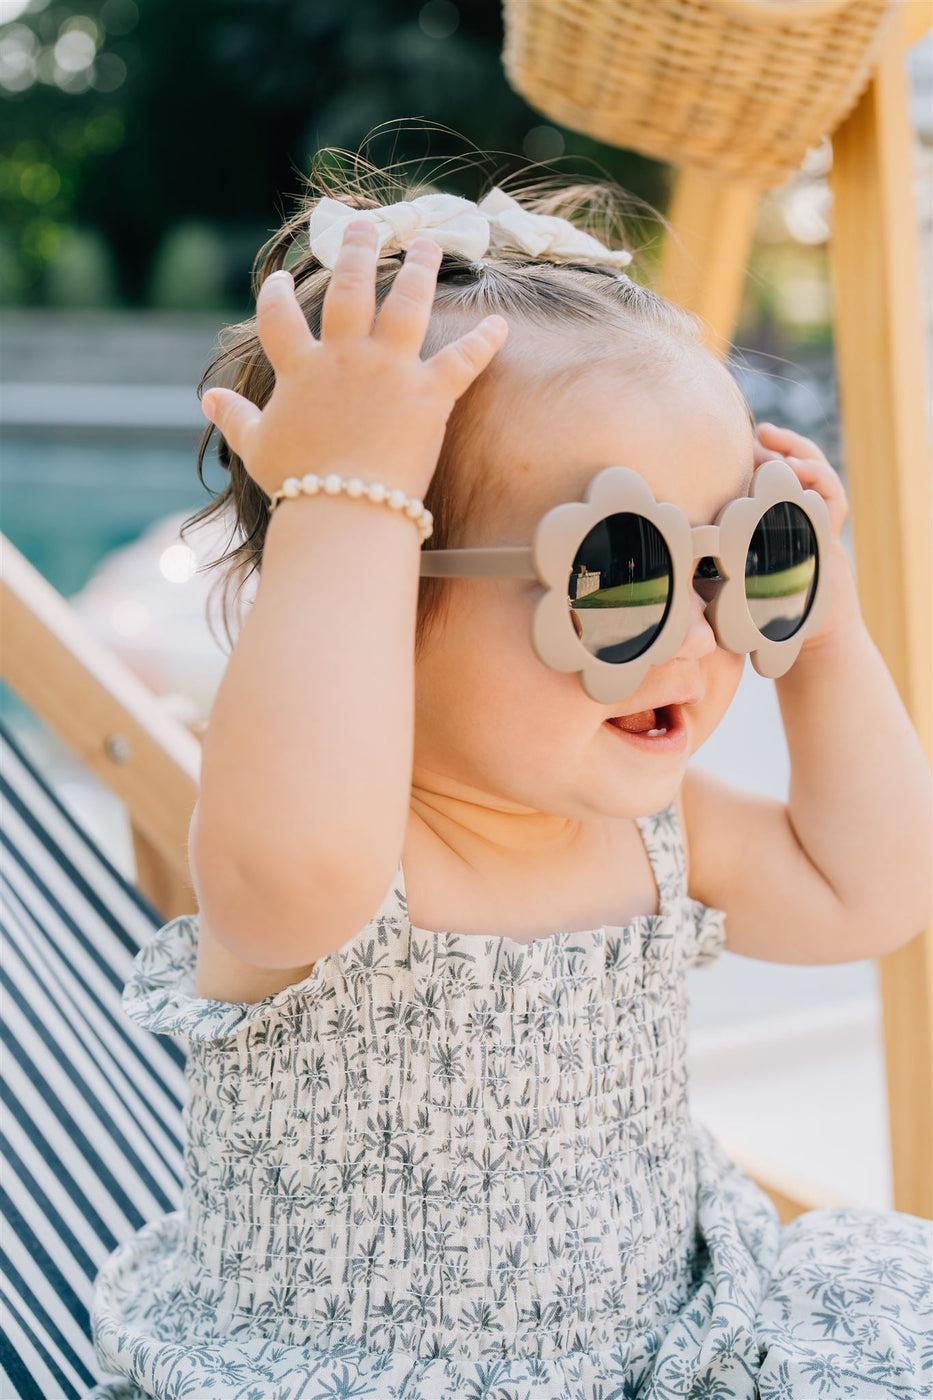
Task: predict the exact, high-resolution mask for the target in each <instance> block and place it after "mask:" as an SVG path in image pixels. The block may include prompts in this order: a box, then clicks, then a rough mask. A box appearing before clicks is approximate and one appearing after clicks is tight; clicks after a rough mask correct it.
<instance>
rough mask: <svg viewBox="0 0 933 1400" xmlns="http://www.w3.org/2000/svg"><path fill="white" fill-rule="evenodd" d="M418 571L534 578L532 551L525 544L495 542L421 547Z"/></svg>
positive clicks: (444, 575)
mask: <svg viewBox="0 0 933 1400" xmlns="http://www.w3.org/2000/svg"><path fill="white" fill-rule="evenodd" d="M421 575H422V577H428V578H474V577H476V576H478V575H479V576H483V575H485V576H486V577H488V578H528V579H536V578H537V577H538V572H537V570H536V569H535V566H534V555H533V553H532V550H531V549H530V547H529V546H527V545H498V546H490V547H489V548H486V549H422V551H421Z"/></svg>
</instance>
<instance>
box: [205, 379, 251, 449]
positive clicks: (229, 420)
mask: <svg viewBox="0 0 933 1400" xmlns="http://www.w3.org/2000/svg"><path fill="white" fill-rule="evenodd" d="M201 407H202V409H203V410H204V412H205V413H206V414H207V416H208V418H209V419H210V420H211V422H212V423H213V424H215V426H216V427H218V428H219V429H220V431H221V432H222V433H223V435H224V437H225V438H226V440H227V442H229V444H230V446H231V447H232V448H233V450H234V452H235V453H236V454H237V456H238V457H239V458H240V459H241V461H245V459H246V455H247V451H248V440H249V436H250V434H251V433H252V431H253V429H254V428H255V426H256V424H257V423H258V422H259V421H260V419H261V418H262V412H261V410H260V409H258V408H257V407H256V405H255V404H254V403H252V402H251V401H250V400H249V399H244V398H243V396H242V394H238V393H236V391H235V390H234V389H220V388H213V389H209V390H208V391H207V393H206V394H205V395H204V397H203V398H202V400H201Z"/></svg>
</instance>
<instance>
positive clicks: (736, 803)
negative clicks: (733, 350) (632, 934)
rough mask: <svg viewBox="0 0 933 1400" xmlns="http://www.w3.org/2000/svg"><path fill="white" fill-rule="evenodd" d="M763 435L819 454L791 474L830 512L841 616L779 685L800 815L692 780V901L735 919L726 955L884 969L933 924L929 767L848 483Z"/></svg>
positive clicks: (688, 791)
mask: <svg viewBox="0 0 933 1400" xmlns="http://www.w3.org/2000/svg"><path fill="white" fill-rule="evenodd" d="M760 431H761V432H762V435H763V436H767V437H768V442H769V443H772V442H773V443H774V444H775V446H779V447H780V445H781V444H782V443H783V450H784V451H797V452H801V453H802V454H803V453H804V452H805V453H806V454H807V455H806V460H804V459H803V456H802V458H801V460H799V461H798V460H797V459H793V458H792V459H791V464H792V465H793V466H794V467H795V469H796V470H797V471H798V474H799V475H800V477H801V480H802V483H803V485H804V486H806V487H813V488H814V489H817V490H820V491H821V494H823V495H824V497H825V498H826V499H827V504H828V505H829V506H830V514H831V518H834V530H835V533H836V535H837V538H836V539H835V540H834V545H833V557H832V559H831V560H830V567H831V569H832V589H833V604H832V609H831V615H830V617H829V618H828V619H827V624H826V625H825V626H824V628H823V629H822V630H821V632H820V633H819V634H818V635H817V636H815V637H813V638H811V639H810V640H809V641H808V642H804V644H803V648H802V650H801V653H800V656H799V657H798V659H797V660H796V662H795V663H794V665H793V666H792V667H791V668H790V670H789V671H787V672H786V673H785V674H784V675H783V676H781V677H780V678H779V679H778V680H776V681H775V685H776V687H777V694H778V701H779V704H780V707H781V717H782V719H783V722H784V730H785V734H786V736H787V745H788V750H789V754H790V763H791V778H790V788H789V793H788V801H787V802H786V803H783V802H778V801H776V800H775V799H773V798H770V797H764V796H755V795H752V794H749V793H746V792H742V791H741V790H739V789H738V788H735V787H732V786H730V785H729V784H727V783H724V782H721V781H720V780H718V779H716V778H714V777H713V776H712V775H710V774H709V773H706V772H704V771H703V770H702V769H699V768H696V767H691V768H689V769H688V772H687V775H686V777H685V779H684V786H683V809H684V823H685V829H686V833H687V841H688V847H689V852H690V892H691V894H693V895H694V897H695V898H697V899H700V900H702V901H703V902H704V903H707V904H711V905H713V906H714V907H717V908H721V909H725V910H726V913H727V922H726V936H727V945H728V947H729V948H730V949H731V950H732V951H734V952H737V953H742V954H744V955H745V956H747V957H753V958H764V959H767V960H769V961H773V962H793V963H830V962H847V961H850V960H852V959H856V958H866V957H876V956H879V955H881V954H883V953H887V952H890V951H891V950H892V949H893V948H897V947H899V946H900V945H901V944H902V943H905V942H907V940H908V939H910V938H913V937H914V936H915V935H916V934H918V933H920V932H921V931H922V930H923V929H924V928H925V927H926V926H927V924H928V923H929V922H930V920H931V917H933V908H931V882H930V849H931V845H933V831H931V818H933V798H931V775H930V767H929V764H928V762H927V758H926V755H925V753H924V751H923V747H922V745H921V743H920V740H919V738H918V736H917V733H916V731H915V730H914V727H913V725H912V724H911V721H910V716H909V715H908V713H907V711H906V709H905V708H904V705H903V703H902V701H901V698H900V695H899V694H898V691H897V687H896V686H895V684H894V681H893V680H892V678H891V675H890V673H889V672H888V670H887V667H886V666H885V664H884V661H883V660H882V657H881V654H880V652H879V651H878V649H877V647H876V646H875V644H874V642H873V641H872V639H871V636H870V635H869V632H868V630H867V628H866V626H865V623H864V621H863V619H862V617H861V612H860V609H859V606H858V597H857V592H856V588H855V578H854V574H853V571H852V567H851V564H850V562H849V559H848V555H847V554H846V553H845V550H844V548H843V546H842V544H841V542H840V541H839V539H838V531H839V530H840V529H841V525H842V521H843V519H844V516H845V510H846V506H845V497H844V494H843V493H842V487H841V484H839V482H838V477H836V474H835V473H834V472H833V471H832V468H831V467H830V465H829V463H828V462H826V459H825V457H823V456H822V454H821V453H820V452H819V449H818V448H817V447H816V446H815V444H813V443H811V442H809V440H808V439H802V438H800V437H799V436H798V435H797V434H792V433H787V432H784V431H779V430H777V429H771V430H770V433H769V432H768V429H767V428H766V427H764V426H763V427H762V429H761V430H760ZM775 455H777V453H776V452H774V451H773V450H771V451H768V452H766V453H765V454H764V455H763V456H762V460H764V456H775ZM827 474H829V475H827ZM840 501H841V504H840Z"/></svg>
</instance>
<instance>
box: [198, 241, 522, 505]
mask: <svg viewBox="0 0 933 1400" xmlns="http://www.w3.org/2000/svg"><path fill="white" fill-rule="evenodd" d="M440 261H441V249H440V247H439V246H438V244H437V243H435V242H434V241H433V240H431V239H427V238H417V239H415V241H414V242H413V243H412V244H411V245H410V247H409V248H408V251H407V254H406V256H405V261H404V263H403V264H402V266H401V267H400V269H399V271H398V273H397V274H396V276H395V281H394V282H393V284H392V288H391V290H390V291H389V294H388V296H387V297H386V299H385V301H384V303H383V305H382V307H381V308H380V311H379V316H378V319H377V320H376V321H375V325H374V324H373V318H374V316H375V310H376V291H375V268H376V230H375V226H374V225H373V223H372V222H371V221H369V220H365V219H364V220H360V219H356V220H352V221H351V222H350V223H349V224H348V226H347V229H346V230H345V231H344V238H343V243H342V245H341V249H340V253H339V255H338V257H337V261H336V264H335V266H334V269H333V272H332V274H331V279H330V282H329V284H328V287H327V290H326V292H325V294H324V302H323V309H322V318H321V338H320V340H317V339H316V338H315V337H314V335H313V334H312V333H311V329H310V327H309V326H308V323H307V320H306V319H305V314H304V312H303V311H302V309H301V307H300V305H299V303H298V300H297V297H296V295H295V289H294V282H293V280H292V277H291V274H290V273H288V272H285V271H279V272H275V273H272V274H271V275H270V276H269V277H267V278H266V280H265V281H264V282H263V284H262V286H261V288H260V290H259V295H258V297H257V299H256V322H257V332H258V335H259V339H260V341H261V343H262V347H263V349H264V350H265V352H266V355H267V356H268V359H269V362H270V364H271V366H272V369H273V370H274V372H275V386H274V388H273V390H272V393H271V395H270V397H269V399H268V401H267V402H266V404H265V406H264V407H263V408H262V409H261V410H260V409H259V408H258V407H257V406H256V404H254V403H252V402H251V401H250V400H249V399H246V398H244V397H243V396H242V395H240V394H238V393H236V392H234V391H233V390H232V389H222V388H213V389H211V390H210V391H209V393H207V394H205V396H204V398H203V399H202V401H201V402H202V407H203V409H204V412H205V413H206V414H207V416H208V418H210V419H211V421H212V422H214V423H216V425H217V427H218V428H219V429H220V431H221V432H222V433H223V435H224V437H225V438H226V439H227V441H228V442H229V443H230V446H231V447H232V448H233V450H234V451H235V452H236V453H237V455H238V456H239V457H240V458H241V459H242V461H243V463H244V466H245V467H246V470H247V471H248V473H249V475H250V476H251V477H252V478H253V480H254V481H255V482H256V483H257V484H258V485H259V486H260V487H261V488H262V489H263V491H265V492H266V494H267V495H269V496H271V495H272V494H273V492H275V491H277V490H278V489H279V487H280V486H281V485H282V482H283V481H284V480H285V479H286V478H287V477H290V476H297V477H301V476H304V475H305V473H306V472H316V473H318V474H319V475H326V474H327V473H328V472H338V473H341V474H344V475H347V476H359V477H361V478H362V479H363V480H364V481H366V482H367V483H369V482H373V481H380V482H382V483H383V484H384V485H385V486H388V487H389V488H393V487H398V488H400V489H401V490H403V491H406V492H407V493H408V494H410V495H414V496H417V497H419V498H421V497H423V495H424V493H425V491H426V490H427V487H428V485H429V483H430V481H431V477H432V476H433V474H434V469H435V467H436V466H437V459H438V457H439V455H440V450H441V445H442V443H443V440H444V432H445V429H446V425H447V420H448V418H449V416H450V413H451V410H452V409H453V406H454V404H455V402H456V401H457V399H458V398H459V397H460V395H461V394H462V393H464V392H465V390H466V389H468V388H469V386H470V385H471V384H472V383H473V381H474V380H475V379H476V378H477V376H478V375H479V374H480V373H481V371H482V370H484V369H485V368H486V366H487V365H488V364H489V362H490V360H491V359H492V357H493V355H494V354H495V353H496V351H497V350H498V349H499V346H500V345H501V344H502V343H503V341H504V339H505V336H506V332H507V330H508V326H507V323H506V322H505V321H504V320H503V318H502V317H501V316H487V317H486V318H485V319H484V320H482V321H480V323H479V325H477V326H475V327H474V328H473V329H472V330H470V331H467V333H466V334H465V335H462V336H460V337H459V339H457V340H455V341H453V342H452V343H451V344H449V345H446V346H445V347H444V348H443V349H442V350H439V351H438V353H437V354H436V355H434V356H432V358H431V359H429V360H422V359H421V356H420V350H421V345H422V342H423V340H424V335H425V331H426V330H427V326H428V320H429V318H430V314H431V308H432V305H433V299H434V291H435V287H436V280H437V269H438V267H439V266H440Z"/></svg>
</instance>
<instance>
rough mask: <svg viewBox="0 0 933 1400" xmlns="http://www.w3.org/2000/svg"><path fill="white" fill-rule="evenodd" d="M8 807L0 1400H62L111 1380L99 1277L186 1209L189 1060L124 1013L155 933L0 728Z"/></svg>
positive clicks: (147, 907) (1, 880) (1, 877)
mask: <svg viewBox="0 0 933 1400" xmlns="http://www.w3.org/2000/svg"><path fill="white" fill-rule="evenodd" d="M0 800H2V822H0V839H2V850H3V862H2V870H0V935H2V940H3V942H2V957H0V977H2V986H3V993H2V995H3V1025H2V1034H3V1052H2V1054H3V1069H2V1094H3V1115H2V1118H3V1138H4V1141H3V1147H2V1151H3V1166H2V1172H3V1176H2V1183H0V1193H2V1197H3V1233H2V1238H0V1297H2V1304H3V1307H2V1317H0V1395H2V1400H14V1397H16V1396H29V1397H35V1400H63V1397H69V1400H70V1397H79V1396H83V1395H86V1394H87V1391H88V1390H89V1389H90V1388H92V1387H93V1386H94V1384H95V1383H96V1382H98V1381H100V1380H102V1379H104V1377H103V1376H101V1375H100V1374H99V1371H98V1368H97V1365H96V1362H95V1359H94V1348H93V1345H92V1343H91V1339H90V1329H89V1325H88V1305H89V1303H90V1299H91V1292H92V1284H93V1280H94V1276H95V1274H96V1272H97V1270H98V1268H99V1267H100V1265H101V1263H102V1262H103V1261H104V1259H105V1258H106V1257H107V1255H108V1254H110V1253H111V1251H112V1250H113V1249H114V1248H115V1247H116V1246H117V1245H118V1244H119V1243H121V1242H122V1241H123V1240H125V1239H127V1238H128V1237H129V1236H130V1235H132V1234H133V1233H135V1231H136V1230H138V1229H139V1227H140V1226H141V1225H143V1224H144V1223H145V1222H146V1221H147V1220H150V1219H152V1218H154V1217H155V1216H157V1215H161V1214H163V1213H164V1212H165V1211H166V1210H172V1209H174V1208H175V1207H176V1206H177V1205H178V1204H179V1202H180V1197H181V1190H180V1183H181V1174H182V1139H181V1129H182V1123H181V1104H182V1102H183V1095H184V1051H183V1049H182V1046H181V1044H180V1043H179V1042H177V1041H175V1040H174V1039H173V1038H171V1037H169V1036H155V1035H152V1034H150V1033H149V1032H148V1031H144V1030H142V1029H139V1028H137V1027H136V1026H134V1025H133V1023H132V1022H131V1021H130V1020H129V1019H128V1018H127V1017H126V1016H125V1015H124V1014H123V1012H122V1010H121V1007H120V996H121V993H122V990H123V984H124V982H125V981H126V979H127V977H128V975H129V970H130V964H131V962H132V960H133V956H134V954H135V952H136V950H137V948H138V947H139V946H140V944H141V943H143V942H144V941H146V940H147V939H148V938H149V937H150V936H151V934H152V932H153V930H154V929H156V928H158V927H159V925H160V924H161V922H162V920H161V919H160V917H159V915H158V914H157V912H156V910H155V909H154V908H153V907H152V905H151V904H149V903H148V901H147V900H145V899H143V898H142V897H141V896H140V895H139V894H138V893H137V892H136V891H135V890H134V889H133V887H132V886H131V885H129V884H128V883H127V882H126V880H125V879H124V878H123V876H122V875H121V874H120V873H119V871H117V870H116V869H115V868H114V866H113V865H112V864H111V862H110V861H109V860H108V859H107V857H106V856H105V855H103V853H102V852H101V851H100V849H99V848H98V847H97V846H96V845H95V844H94V842H93V841H91V840H90V839H89V837H88V836H87V835H86V834H85V832H84V831H82V830H81V828H80V826H78V824H77V823H76V822H75V821H74V819H73V818H72V817H71V816H70V815H69V814H68V812H67V811H66V810H65V808H64V807H63V806H62V804H61V803H60V802H59V800H58V799H57V798H56V797H55V796H54V795H53V793H52V792H51V791H50V789H49V787H48V785H47V783H46V782H45V781H44V780H43V779H42V777H41V776H40V775H39V773H38V772H37V770H36V768H35V766H34V765H33V764H32V763H31V762H30V760H29V759H28V758H27V757H26V755H25V754H24V753H23V751H22V748H21V747H20V745H19V744H17V743H16V742H15V741H14V740H13V739H12V738H11V736H10V734H9V731H8V730H7V729H5V728H4V726H3V725H0Z"/></svg>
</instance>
